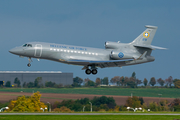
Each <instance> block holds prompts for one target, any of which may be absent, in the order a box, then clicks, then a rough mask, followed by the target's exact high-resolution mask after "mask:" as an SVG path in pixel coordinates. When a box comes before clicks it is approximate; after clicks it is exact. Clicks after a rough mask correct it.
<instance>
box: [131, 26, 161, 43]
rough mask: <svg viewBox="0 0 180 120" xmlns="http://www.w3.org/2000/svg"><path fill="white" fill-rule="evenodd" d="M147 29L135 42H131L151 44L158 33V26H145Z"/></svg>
mask: <svg viewBox="0 0 180 120" xmlns="http://www.w3.org/2000/svg"><path fill="white" fill-rule="evenodd" d="M145 27H146V28H147V29H146V30H145V31H144V32H142V33H141V34H140V35H139V36H138V37H137V38H136V39H135V40H134V41H133V42H131V43H130V44H132V45H142V46H148V45H151V42H152V40H153V38H154V35H155V33H156V30H157V28H158V27H156V26H150V25H146V26H145Z"/></svg>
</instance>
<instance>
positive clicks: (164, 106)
mask: <svg viewBox="0 0 180 120" xmlns="http://www.w3.org/2000/svg"><path fill="white" fill-rule="evenodd" d="M40 98H41V94H40V93H39V92H36V93H33V94H32V95H31V96H19V97H18V98H17V99H14V100H11V101H10V102H8V103H3V104H2V103H0V108H2V107H6V106H8V107H9V109H8V110H7V111H11V112H42V110H44V111H48V109H49V108H48V107H49V104H47V103H43V102H41V101H40ZM91 104H92V107H91ZM51 105H52V106H51V108H52V110H53V111H55V112H74V111H76V112H79V111H91V108H92V110H93V111H101V112H104V111H116V112H118V111H127V110H128V109H127V107H130V108H133V109H135V108H142V109H141V110H143V111H147V110H148V109H150V110H151V111H180V99H177V98H176V99H174V100H173V101H172V102H169V101H167V100H159V102H153V101H152V102H149V103H146V102H144V99H143V97H137V96H132V97H128V98H127V100H126V103H125V104H124V105H121V106H118V105H117V104H116V102H115V100H114V98H113V97H106V96H101V97H94V98H93V99H89V98H81V99H77V100H63V101H62V102H59V101H56V102H55V103H53V104H52V103H51ZM130 110H132V109H130Z"/></svg>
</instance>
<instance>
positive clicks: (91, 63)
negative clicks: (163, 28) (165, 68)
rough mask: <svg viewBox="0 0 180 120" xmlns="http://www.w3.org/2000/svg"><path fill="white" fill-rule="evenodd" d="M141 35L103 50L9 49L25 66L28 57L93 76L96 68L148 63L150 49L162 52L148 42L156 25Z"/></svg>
mask: <svg viewBox="0 0 180 120" xmlns="http://www.w3.org/2000/svg"><path fill="white" fill-rule="evenodd" d="M145 27H146V28H147V29H146V30H145V31H144V32H142V33H141V34H140V35H139V36H138V37H137V38H136V39H135V40H134V41H132V42H131V43H120V42H105V49H98V48H90V47H81V46H74V45H64V44H55V43H44V42H29V43H26V44H24V45H23V46H20V47H16V48H13V49H11V50H9V52H10V53H13V54H15V55H18V56H20V57H28V58H29V59H28V60H29V63H28V64H27V66H28V67H30V66H31V64H30V63H31V61H32V60H31V58H37V59H38V60H39V59H48V60H53V61H57V62H62V63H66V64H72V65H80V66H83V68H82V70H85V72H86V74H91V73H92V74H97V68H98V67H100V68H105V67H121V66H128V65H135V64H141V63H146V62H152V61H154V60H155V58H154V57H153V56H151V52H152V50H154V49H166V48H162V47H156V46H152V45H151V42H152V40H153V38H154V35H155V33H156V30H157V27H156V26H149V25H146V26H145Z"/></svg>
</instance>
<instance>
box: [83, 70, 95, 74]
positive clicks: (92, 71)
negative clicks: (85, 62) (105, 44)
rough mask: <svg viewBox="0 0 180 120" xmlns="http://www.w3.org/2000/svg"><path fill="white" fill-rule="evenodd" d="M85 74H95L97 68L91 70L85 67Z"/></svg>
mask: <svg viewBox="0 0 180 120" xmlns="http://www.w3.org/2000/svg"><path fill="white" fill-rule="evenodd" d="M85 72H86V74H87V75H89V74H91V73H92V74H93V75H96V74H97V70H96V69H93V70H90V69H86V71H85Z"/></svg>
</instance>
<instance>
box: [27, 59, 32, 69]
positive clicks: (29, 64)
mask: <svg viewBox="0 0 180 120" xmlns="http://www.w3.org/2000/svg"><path fill="white" fill-rule="evenodd" d="M28 60H29V63H28V64H27V66H28V67H30V66H31V62H32V59H31V58H30V57H29V58H28Z"/></svg>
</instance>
